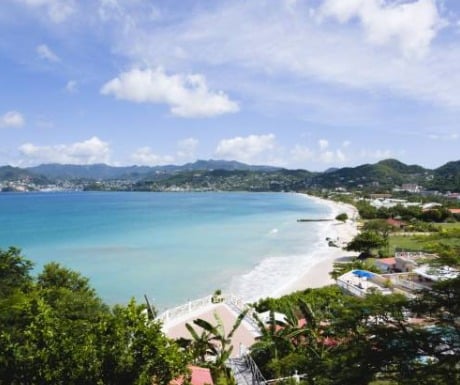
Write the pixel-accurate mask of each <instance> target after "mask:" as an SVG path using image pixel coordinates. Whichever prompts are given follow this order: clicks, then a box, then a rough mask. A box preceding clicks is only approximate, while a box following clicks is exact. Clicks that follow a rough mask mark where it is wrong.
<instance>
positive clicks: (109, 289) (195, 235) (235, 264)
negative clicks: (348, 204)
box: [0, 192, 330, 310]
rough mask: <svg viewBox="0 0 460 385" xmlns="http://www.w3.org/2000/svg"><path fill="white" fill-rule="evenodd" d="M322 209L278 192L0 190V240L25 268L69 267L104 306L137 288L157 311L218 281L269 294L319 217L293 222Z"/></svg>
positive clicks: (316, 238) (288, 274) (304, 250)
mask: <svg viewBox="0 0 460 385" xmlns="http://www.w3.org/2000/svg"><path fill="white" fill-rule="evenodd" d="M329 212H330V209H329V208H328V207H327V206H324V205H321V204H318V203H317V202H314V201H312V200H310V199H308V198H307V197H306V196H302V195H300V194H288V193H139V192H133V193H125V192H123V193H118V192H114V193H107V192H103V193H98V192H94V193H93V192H91V193H90V192H72V193H27V194H17V193H2V194H0V247H1V248H3V249H5V248H7V247H9V246H17V247H20V248H21V249H22V250H23V254H24V255H25V256H26V257H27V258H29V259H31V260H33V261H34V263H35V266H36V267H35V272H38V271H40V270H41V268H42V266H43V265H44V264H46V263H48V262H50V261H56V262H59V263H61V264H62V265H64V266H66V267H69V268H72V269H75V270H77V271H79V272H80V273H81V274H83V275H84V276H87V277H89V278H90V280H91V285H92V286H93V287H95V289H96V290H97V292H98V293H99V295H100V296H101V297H102V298H103V299H104V300H105V301H107V302H108V303H111V304H114V303H126V302H127V301H128V300H129V299H130V298H131V297H135V298H136V299H137V300H139V301H142V300H143V295H144V294H147V295H148V296H149V297H150V298H152V299H153V302H154V304H155V306H156V307H157V308H158V309H160V310H161V309H164V308H166V307H170V306H173V305H177V304H180V303H183V302H185V301H187V300H189V299H194V298H196V297H199V296H203V295H207V294H210V293H212V292H213V291H214V290H215V289H218V288H219V289H223V290H232V291H234V292H236V294H239V295H242V296H243V297H245V298H251V299H253V298H258V297H260V296H264V295H269V294H270V293H269V292H268V291H269V288H274V287H277V286H279V285H281V284H282V283H283V280H284V281H285V280H286V279H291V278H292V274H295V273H296V266H295V264H296V263H300V262H299V259H302V260H303V264H305V261H306V258H308V256H309V255H310V254H311V252H312V250H313V249H314V248H315V247H316V245H317V244H318V243H319V242H320V241H321V239H320V238H321V231H320V228H321V224H318V223H298V222H297V219H298V218H301V217H310V218H320V217H324V216H325V215H328V214H329ZM267 261H270V262H271V263H267ZM291 263H292V266H286V265H289V264H291ZM261 264H263V266H266V267H264V269H265V270H269V271H265V270H263V271H262V274H257V276H254V275H251V272H253V271H255V270H257V268H259V270H260V266H262V265H261ZM245 277H246V278H245ZM245 279H247V280H251V282H245ZM267 279H270V282H268V285H267V282H263V281H264V280H267ZM259 281H260V282H259ZM244 288H246V289H244Z"/></svg>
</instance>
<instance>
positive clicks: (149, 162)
mask: <svg viewBox="0 0 460 385" xmlns="http://www.w3.org/2000/svg"><path fill="white" fill-rule="evenodd" d="M131 159H132V161H133V162H134V163H135V164H137V165H143V166H161V165H165V164H171V163H173V162H174V157H173V156H169V155H158V154H155V153H154V152H153V151H152V149H151V148H150V147H148V146H146V147H142V148H139V149H137V150H136V152H134V154H132V155H131Z"/></svg>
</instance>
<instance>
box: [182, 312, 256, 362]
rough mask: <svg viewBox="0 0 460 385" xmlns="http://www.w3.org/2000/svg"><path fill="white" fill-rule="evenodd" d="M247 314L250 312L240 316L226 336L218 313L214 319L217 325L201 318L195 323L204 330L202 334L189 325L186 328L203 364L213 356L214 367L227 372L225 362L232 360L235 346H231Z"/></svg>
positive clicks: (197, 355)
mask: <svg viewBox="0 0 460 385" xmlns="http://www.w3.org/2000/svg"><path fill="white" fill-rule="evenodd" d="M247 312H248V310H245V311H243V312H241V313H240V314H239V315H238V317H237V319H236V320H235V323H234V324H233V326H232V329H231V330H230V332H229V333H228V334H226V332H225V328H224V324H223V322H222V319H221V318H220V317H219V315H218V314H217V313H214V318H215V320H216V324H215V325H212V324H211V323H210V322H208V321H206V320H203V319H201V318H198V319H196V320H194V321H193V323H194V324H195V325H196V326H198V327H200V328H201V329H202V332H201V334H198V333H197V332H196V330H195V329H194V328H193V327H192V326H191V325H190V324H188V323H187V324H186V325H185V326H186V328H187V330H188V331H189V332H190V334H191V335H192V337H193V342H192V347H193V346H194V345H195V352H196V357H197V358H198V359H199V360H200V361H201V362H202V363H205V362H206V361H207V357H209V356H212V357H213V359H214V367H215V368H216V369H218V370H225V362H226V361H227V360H228V359H229V358H230V356H231V354H232V351H233V345H232V344H231V343H232V337H233V335H234V334H235V332H236V330H237V329H238V327H239V326H240V325H241V322H242V321H243V319H244V317H245V316H246V314H247Z"/></svg>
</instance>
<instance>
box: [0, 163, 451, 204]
mask: <svg viewBox="0 0 460 385" xmlns="http://www.w3.org/2000/svg"><path fill="white" fill-rule="evenodd" d="M5 181H20V182H21V183H22V182H25V183H26V184H28V183H29V182H30V184H29V187H30V189H32V190H34V189H35V187H36V186H35V185H33V184H32V183H35V184H37V185H46V184H49V183H55V184H58V185H59V184H60V183H62V182H67V183H64V185H66V186H67V187H68V185H69V184H72V183H73V184H74V186H78V187H83V188H85V189H97V190H107V191H113V190H117V191H132V190H137V191H169V190H170V189H184V190H200V191H203V190H204V191H207V190H212V191H215V190H224V191H306V190H309V191H311V192H318V191H321V190H322V189H324V188H327V189H335V188H337V187H340V188H342V189H343V188H345V189H347V190H349V191H360V192H361V193H363V194H369V193H372V192H391V190H392V189H393V187H395V186H396V185H401V184H403V183H414V184H418V185H421V186H423V187H425V188H426V189H431V190H438V191H441V192H447V191H460V161H456V162H449V163H447V164H445V165H444V166H442V167H439V168H437V169H435V170H428V169H425V168H423V167H420V166H417V165H406V164H404V163H401V162H399V161H397V160H395V159H387V160H383V161H380V162H378V163H376V164H364V165H361V166H357V167H345V168H341V169H333V170H329V171H326V172H319V173H318V172H317V173H315V172H309V171H307V170H286V169H282V168H277V167H270V166H250V165H246V164H243V163H239V162H234V161H233V162H232V161H213V160H210V161H196V162H195V163H189V164H185V165H183V166H173V165H168V166H157V167H144V166H142V167H137V166H131V167H111V166H107V165H104V164H95V165H89V166H79V165H59V164H51V165H41V166H37V167H31V168H28V169H19V168H12V167H9V166H5V167H0V182H5ZM95 182H99V183H95ZM8 188H12V189H14V186H13V187H6V189H8ZM401 195H404V192H402V193H401ZM420 199H422V198H420Z"/></svg>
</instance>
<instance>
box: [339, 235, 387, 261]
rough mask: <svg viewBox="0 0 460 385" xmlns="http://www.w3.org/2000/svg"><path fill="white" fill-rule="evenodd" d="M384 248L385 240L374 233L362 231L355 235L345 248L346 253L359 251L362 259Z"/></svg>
mask: <svg viewBox="0 0 460 385" xmlns="http://www.w3.org/2000/svg"><path fill="white" fill-rule="evenodd" d="M383 246H386V239H385V238H384V237H383V236H381V235H380V234H378V233H377V232H375V231H363V232H361V233H359V234H358V235H356V236H355V237H354V238H353V239H352V240H351V241H350V242H349V243H348V244H347V246H346V248H345V249H346V250H348V251H359V252H361V253H362V254H363V257H369V256H371V255H372V251H373V250H375V249H379V248H380V247H383Z"/></svg>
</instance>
